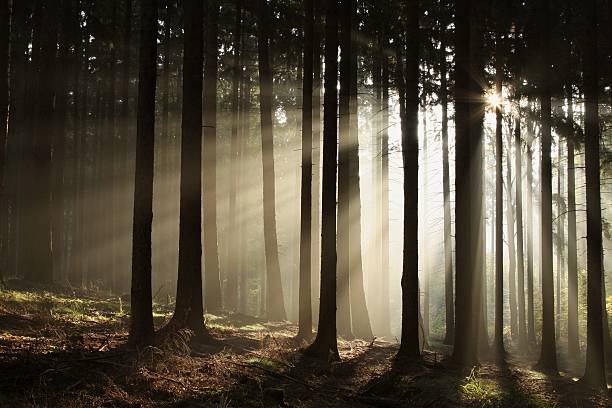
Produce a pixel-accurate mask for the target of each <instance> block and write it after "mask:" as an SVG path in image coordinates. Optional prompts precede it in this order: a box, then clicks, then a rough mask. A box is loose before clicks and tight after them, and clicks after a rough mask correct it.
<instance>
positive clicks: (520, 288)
mask: <svg viewBox="0 0 612 408" xmlns="http://www.w3.org/2000/svg"><path fill="white" fill-rule="evenodd" d="M519 109H520V108H519ZM522 158H523V152H522V143H521V115H520V111H519V115H518V116H517V118H516V126H515V128H514V160H515V164H516V166H515V167H516V181H515V183H516V247H517V258H516V265H517V278H518V281H517V290H516V295H515V296H514V307H513V306H512V297H513V296H512V292H511V294H510V297H511V301H510V307H513V309H512V310H513V311H514V314H515V315H516V307H517V297H518V333H517V331H516V326H513V327H515V330H514V331H513V333H515V336H516V334H518V347H519V350H521V351H523V352H524V351H526V350H527V325H526V323H525V260H524V256H523V160H522ZM509 205H511V203H510V204H509ZM508 222H509V223H510V222H512V220H508ZM509 239H512V237H509ZM511 279H512V282H511V283H510V285H512V284H513V283H514V276H512V277H511ZM515 319H516V318H515ZM515 325H516V322H515Z"/></svg>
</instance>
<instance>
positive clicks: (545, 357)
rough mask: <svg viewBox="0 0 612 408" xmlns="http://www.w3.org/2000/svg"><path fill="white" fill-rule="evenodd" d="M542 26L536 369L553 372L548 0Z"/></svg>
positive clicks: (548, 0)
mask: <svg viewBox="0 0 612 408" xmlns="http://www.w3.org/2000/svg"><path fill="white" fill-rule="evenodd" d="M539 12H540V13H541V14H540V16H541V17H542V18H541V20H542V21H541V24H542V49H541V51H540V52H541V58H542V60H541V66H540V70H541V73H540V83H539V85H540V104H541V110H542V112H541V115H542V118H541V126H542V130H541V132H542V133H541V148H542V159H541V162H540V177H541V182H540V184H541V204H542V206H541V215H540V219H541V225H542V230H541V234H542V238H541V248H542V250H541V256H542V263H541V265H540V267H541V276H542V282H541V285H542V349H541V354H540V360H539V361H538V367H539V368H541V369H548V370H556V369H557V350H556V341H555V314H554V307H555V293H554V281H553V264H552V162H551V157H550V150H551V142H552V139H551V89H550V83H549V81H550V76H549V75H550V72H549V71H550V68H549V64H550V32H549V30H550V22H549V19H550V17H549V16H550V0H542V1H541V4H540V10H539Z"/></svg>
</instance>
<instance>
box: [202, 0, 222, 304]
mask: <svg viewBox="0 0 612 408" xmlns="http://www.w3.org/2000/svg"><path fill="white" fill-rule="evenodd" d="M218 17H219V3H218V0H211V1H209V2H208V11H207V20H206V21H207V25H208V26H207V27H206V58H205V66H204V102H203V108H204V157H203V159H204V192H203V197H202V198H203V200H204V211H203V216H204V219H203V222H204V276H205V278H204V287H205V289H206V292H205V296H204V302H205V304H206V310H208V311H209V312H217V311H219V310H221V308H222V299H221V281H220V276H219V247H218V245H217V59H218V48H219V47H218V41H219V40H218V23H217V20H218Z"/></svg>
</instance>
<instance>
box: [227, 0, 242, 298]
mask: <svg viewBox="0 0 612 408" xmlns="http://www.w3.org/2000/svg"><path fill="white" fill-rule="evenodd" d="M235 8H236V10H235V12H236V20H235V25H234V38H233V43H232V94H231V98H232V130H231V132H232V133H231V139H230V155H231V163H230V183H231V185H230V196H229V227H228V228H229V233H230V236H236V234H237V232H238V226H237V221H236V218H237V215H238V214H237V213H238V211H237V207H238V205H237V189H238V179H239V174H238V167H239V162H240V161H241V159H242V158H241V157H240V143H241V141H240V140H239V139H238V137H239V130H240V129H239V127H240V121H239V114H240V99H239V96H240V95H239V92H240V89H239V88H240V79H241V77H242V64H241V53H242V0H236V2H235ZM229 245H230V250H231V253H232V254H235V255H230V256H229V258H228V270H227V293H226V296H225V304H226V308H227V309H229V310H236V309H237V306H238V298H237V296H238V275H239V273H238V271H239V270H240V271H241V269H240V268H239V266H240V256H241V253H240V251H237V249H239V245H238V244H237V243H235V242H230V243H229ZM241 272H242V271H241Z"/></svg>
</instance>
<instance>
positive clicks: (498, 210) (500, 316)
mask: <svg viewBox="0 0 612 408" xmlns="http://www.w3.org/2000/svg"><path fill="white" fill-rule="evenodd" d="M500 42H501V35H500V32H499V30H498V31H497V33H496V35H495V48H496V50H495V93H496V94H497V95H498V97H499V98H501V97H502V81H503V76H504V73H503V71H502V69H503V65H502V64H503V61H502V55H501V50H502V44H501V43H500ZM502 122H503V117H502V106H501V104H500V105H498V106H496V107H495V336H494V340H493V342H494V350H495V353H496V354H497V357H498V358H503V356H504V354H505V350H504V213H503V211H504V192H503V189H504V187H503V183H504V182H503V180H504V178H503V174H502V161H503V134H502V129H503V123H502ZM508 161H510V155H508ZM517 182H518V180H517ZM507 188H508V190H510V189H511V185H509V186H508V187H507ZM508 222H510V219H508ZM491 238H493V237H491ZM508 240H514V237H508Z"/></svg>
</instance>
